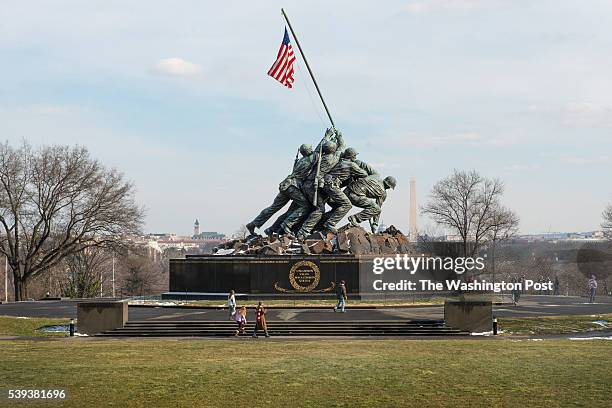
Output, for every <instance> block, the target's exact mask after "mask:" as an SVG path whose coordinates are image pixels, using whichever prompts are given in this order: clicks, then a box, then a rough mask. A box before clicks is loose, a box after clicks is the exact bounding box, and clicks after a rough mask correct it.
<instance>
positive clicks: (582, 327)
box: [497, 313, 612, 335]
mask: <svg viewBox="0 0 612 408" xmlns="http://www.w3.org/2000/svg"><path fill="white" fill-rule="evenodd" d="M497 320H498V324H499V330H503V332H504V333H503V334H505V335H508V334H526V335H530V334H535V335H541V334H562V333H578V332H586V331H594V330H606V329H610V328H612V313H607V314H601V315H577V316H544V317H503V318H499V319H497ZM598 320H599V321H606V322H608V323H607V325H606V326H602V325H601V324H597V323H593V322H595V321H598Z"/></svg>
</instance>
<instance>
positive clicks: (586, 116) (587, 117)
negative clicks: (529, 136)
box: [527, 102, 612, 127]
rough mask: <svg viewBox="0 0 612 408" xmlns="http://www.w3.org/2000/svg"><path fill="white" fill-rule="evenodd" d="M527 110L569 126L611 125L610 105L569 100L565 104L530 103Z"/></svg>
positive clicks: (611, 113) (611, 112)
mask: <svg viewBox="0 0 612 408" xmlns="http://www.w3.org/2000/svg"><path fill="white" fill-rule="evenodd" d="M527 110H528V112H529V113H531V114H535V115H540V116H545V117H551V118H555V119H556V120H557V121H559V122H560V123H561V124H562V125H564V126H569V127H612V105H610V104H600V103H593V102H569V103H567V104H565V105H531V106H529V107H528V109H527Z"/></svg>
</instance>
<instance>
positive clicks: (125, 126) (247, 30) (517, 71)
mask: <svg viewBox="0 0 612 408" xmlns="http://www.w3.org/2000/svg"><path fill="white" fill-rule="evenodd" d="M382 4H384V7H381V5H382ZM281 7H284V8H285V10H286V11H287V13H288V15H289V17H290V18H291V19H292V24H293V26H294V28H295V30H296V32H297V35H298V39H299V40H300V42H301V44H302V47H303V48H304V51H305V52H306V56H307V58H308V60H309V62H310V64H311V66H312V68H313V70H314V72H315V75H316V77H317V80H318V82H319V85H320V87H321V90H322V92H323V94H324V96H325V99H326V101H327V104H328V105H329V108H330V111H331V113H332V115H333V117H334V121H335V122H336V126H337V127H338V129H340V130H341V131H342V132H343V134H344V137H345V139H346V142H347V144H348V145H350V146H353V147H355V148H356V149H357V150H358V151H359V153H360V156H359V157H360V159H362V160H364V161H366V162H368V163H370V164H372V165H373V166H375V167H376V168H377V169H378V170H379V171H380V172H381V173H382V175H383V176H386V175H393V176H395V177H396V178H397V180H398V186H397V188H396V189H395V190H393V191H391V192H390V193H389V196H388V199H387V202H386V203H385V205H384V207H383V211H382V220H383V222H384V223H385V224H387V225H390V224H394V225H396V226H397V227H398V228H400V229H404V230H407V226H408V204H409V179H410V177H415V178H416V183H417V201H418V203H419V205H423V204H424V203H425V202H426V200H427V197H428V194H429V192H430V191H431V188H432V186H433V185H434V184H435V183H436V181H438V180H440V179H441V178H444V177H446V176H448V175H450V174H451V173H452V171H453V169H465V170H471V169H475V170H477V171H478V172H480V173H481V174H482V175H483V176H486V177H491V178H499V179H501V180H503V181H504V183H505V193H504V197H503V200H502V201H503V203H504V204H505V205H506V206H508V207H509V208H511V209H513V210H515V211H516V212H517V214H518V215H519V217H520V219H521V224H520V230H521V232H523V233H534V232H547V231H590V230H595V229H598V228H599V225H600V223H601V213H602V211H603V209H604V207H605V206H606V204H607V203H609V202H612V183H611V182H610V181H611V179H612V177H611V176H612V137H611V136H612V75H611V73H612V24H610V21H612V2H610V1H598V0H590V1H588V2H585V1H578V0H576V1H565V0H555V1H540V0H508V1H506V0H415V1H385V2H384V3H381V2H374V1H354V0H353V1H334V2H329V1H309V2H303V1H302V2H299V1H288V0H287V1H284V2H282V3H281V2H277V1H259V2H245V1H242V2H239V1H223V2H218V1H217V2H212V1H201V0H198V1H179V0H177V1H173V2H162V1H154V0H147V1H137V0H133V1H130V2H125V1H114V0H110V1H109V0H105V1H94V0H92V1H87V2H83V1H77V0H74V1H66V0H54V1H53V2H43V1H32V0H19V1H14V0H5V1H3V5H2V8H1V9H0V59H1V61H2V63H1V64H0V78H2V80H1V81H0V138H1V139H2V140H8V141H9V142H10V143H13V144H18V143H20V142H21V141H22V140H23V139H26V140H28V141H29V142H30V143H32V144H33V145H35V146H39V145H43V144H70V145H74V144H79V145H83V146H86V147H87V148H88V149H89V150H90V152H91V154H92V156H93V157H95V158H97V159H99V160H100V161H101V162H102V163H104V164H105V165H106V166H108V167H114V168H117V169H119V170H120V171H122V172H123V173H124V174H125V177H126V178H127V179H129V180H132V181H133V182H134V184H135V186H136V188H137V194H136V198H137V200H138V202H139V203H141V204H142V205H144V206H145V207H146V211H147V218H146V226H145V229H146V231H147V232H175V233H179V234H188V233H190V232H191V231H192V225H193V222H194V220H195V219H196V218H198V219H199V221H200V224H201V229H202V230H205V231H220V232H224V233H227V234H231V233H232V232H234V231H235V230H237V229H238V228H239V226H240V225H241V224H244V223H246V222H248V221H250V220H251V219H252V218H254V217H255V215H257V213H258V212H259V211H260V210H261V209H262V208H264V207H265V206H267V205H268V204H269V203H271V201H272V199H273V198H274V196H275V194H276V193H277V191H278V183H279V182H280V181H281V180H282V179H283V178H284V177H285V176H286V175H287V174H288V173H289V172H290V170H291V166H292V163H293V158H294V155H295V151H296V148H297V147H298V146H299V145H300V144H301V143H311V144H312V145H316V144H317V143H318V141H319V140H320V138H321V137H322V135H323V133H324V131H325V128H326V127H327V126H329V123H328V121H327V120H326V117H325V113H324V111H323V108H322V106H321V103H320V102H319V100H318V99H317V96H316V93H315V90H314V87H313V85H312V83H311V81H310V79H309V77H308V74H307V71H306V68H305V65H304V63H303V61H302V60H300V59H299V57H298V65H297V67H296V68H297V69H296V74H295V76H296V82H295V87H294V88H293V89H287V88H285V87H283V86H282V85H280V84H279V83H278V82H275V81H274V80H273V79H272V78H270V77H268V76H267V75H266V72H267V70H268V68H269V67H270V65H271V64H272V62H273V61H274V59H275V57H276V52H277V50H278V47H279V45H280V42H281V40H282V35H283V30H284V21H283V19H282V16H281V14H280V8H281ZM292 41H293V40H292ZM294 47H295V44H294ZM296 52H297V51H296ZM352 212H355V210H353V211H352ZM352 212H351V213H352ZM418 224H419V228H422V229H426V228H429V226H430V225H431V222H430V221H429V220H428V219H427V218H426V217H424V216H422V215H419V219H418Z"/></svg>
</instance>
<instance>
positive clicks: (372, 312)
mask: <svg viewBox="0 0 612 408" xmlns="http://www.w3.org/2000/svg"><path fill="white" fill-rule="evenodd" d="M76 303H77V302H76V301H69V300H58V301H37V302H18V303H7V304H1V305H0V316H2V315H7V316H25V317H64V318H70V317H76ZM222 304H223V302H221V301H220V302H219V305H222ZM349 305H350V303H349ZM493 311H494V314H495V315H496V316H497V317H529V316H531V317H536V316H563V315H591V314H603V313H612V297H603V296H601V297H598V298H597V302H596V303H593V304H590V303H588V302H587V301H586V298H582V297H572V296H544V295H542V296H538V295H524V296H523V297H522V298H521V302H520V304H518V305H517V306H512V305H498V306H494V307H493ZM443 315H444V309H443V308H442V307H440V306H421V307H407V308H400V307H393V308H376V309H356V310H350V309H349V310H348V311H347V312H346V313H334V311H333V310H332V309H331V308H329V309H322V310H321V309H269V310H268V320H270V321H273V320H280V321H293V320H295V321H317V320H319V321H320V320H397V319H443V317H444V316H443ZM227 318H228V315H227V311H226V310H216V309H210V308H207V309H198V308H172V307H130V308H129V319H130V320H225V319H227Z"/></svg>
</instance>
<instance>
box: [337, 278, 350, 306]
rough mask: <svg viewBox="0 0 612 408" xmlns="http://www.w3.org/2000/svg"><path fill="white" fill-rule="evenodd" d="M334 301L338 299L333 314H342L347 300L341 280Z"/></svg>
mask: <svg viewBox="0 0 612 408" xmlns="http://www.w3.org/2000/svg"><path fill="white" fill-rule="evenodd" d="M336 299H338V304H337V305H336V307H334V312H337V311H340V312H342V313H344V307H345V305H346V301H347V299H348V298H347V296H346V286H345V285H344V281H343V280H341V281H340V283H339V284H338V286H337V287H336Z"/></svg>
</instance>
